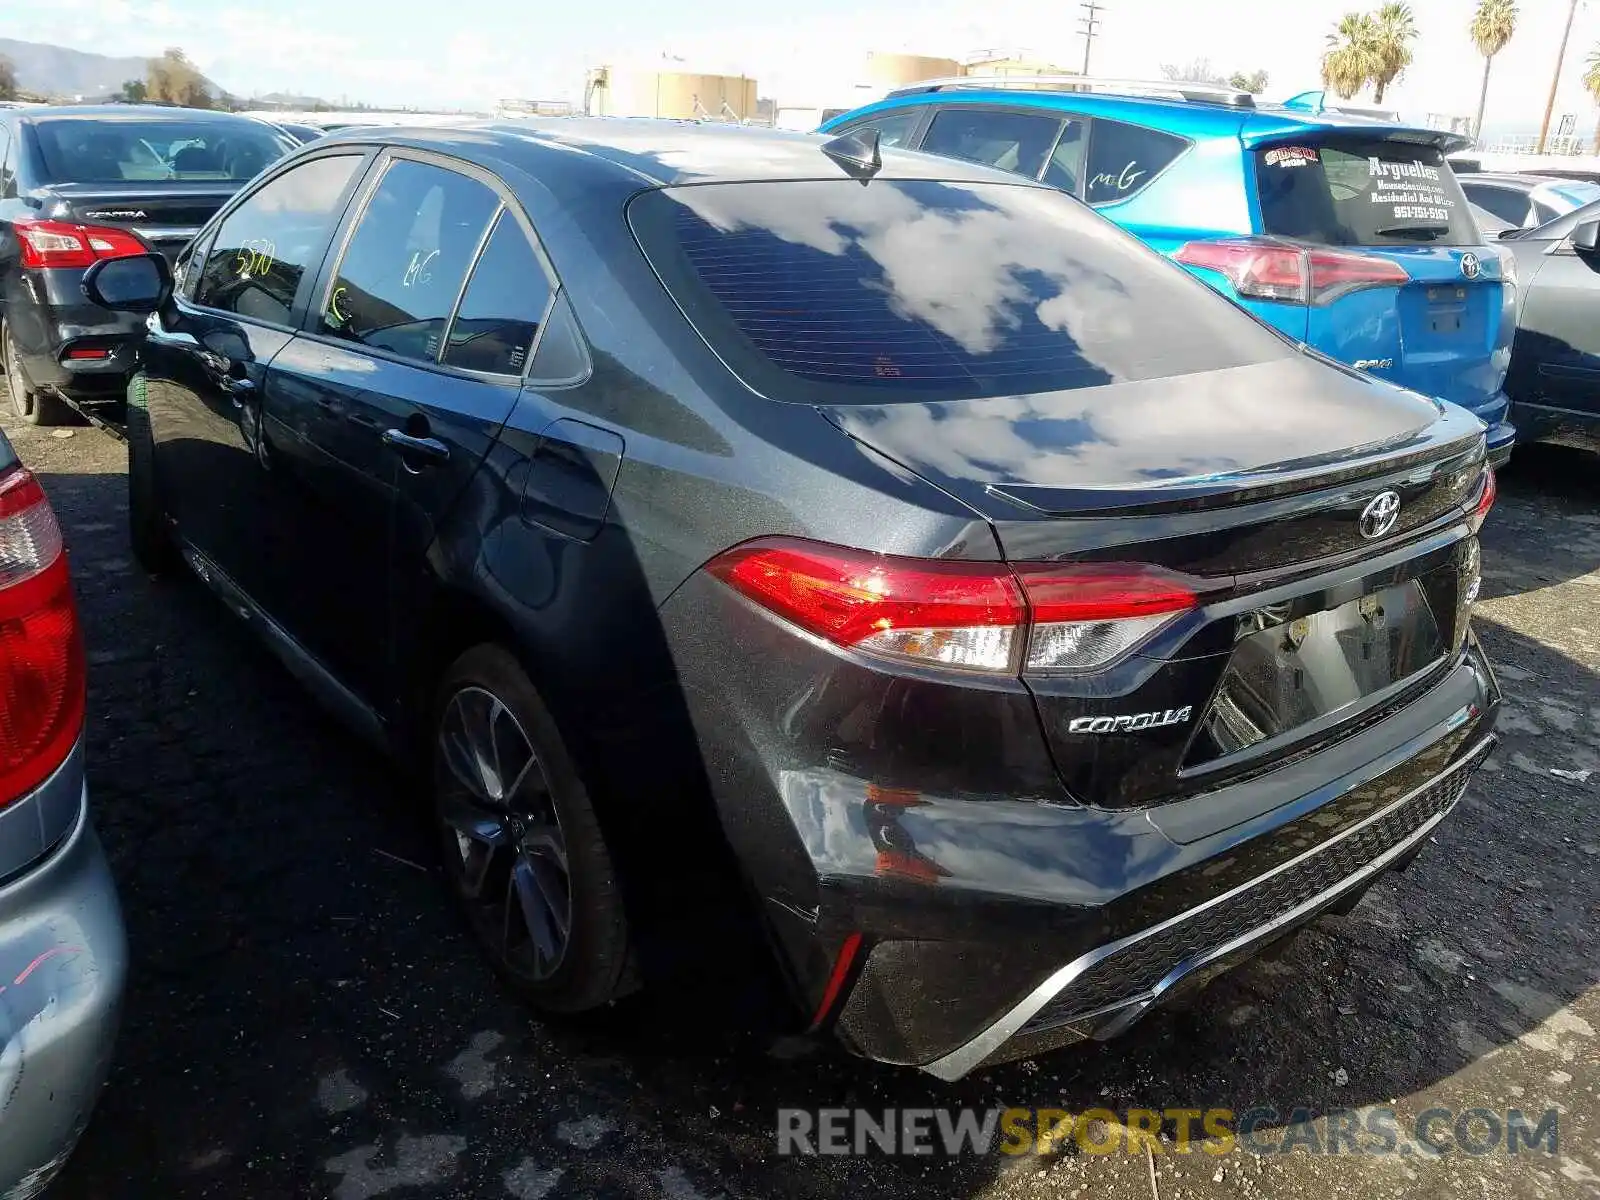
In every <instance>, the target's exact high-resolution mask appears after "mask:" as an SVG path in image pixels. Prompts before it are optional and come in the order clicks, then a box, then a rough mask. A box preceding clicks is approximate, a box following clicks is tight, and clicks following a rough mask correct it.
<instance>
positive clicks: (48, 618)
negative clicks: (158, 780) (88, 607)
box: [0, 467, 84, 807]
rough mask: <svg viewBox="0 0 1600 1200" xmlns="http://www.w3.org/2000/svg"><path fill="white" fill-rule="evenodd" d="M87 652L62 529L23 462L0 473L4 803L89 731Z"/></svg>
mask: <svg viewBox="0 0 1600 1200" xmlns="http://www.w3.org/2000/svg"><path fill="white" fill-rule="evenodd" d="M83 708H84V658H83V640H82V636H81V634H80V631H79V628H78V614H77V608H76V606H75V605H74V604H73V601H72V587H71V584H70V582H69V581H68V578H67V557H66V554H65V553H64V552H63V548H62V542H61V527H60V526H59V525H58V524H57V523H56V518H55V514H54V513H53V512H51V511H50V504H49V502H48V501H47V500H46V499H45V495H44V489H43V488H41V487H40V486H39V481H38V480H36V479H35V478H34V477H33V476H32V475H30V474H29V473H28V472H27V471H25V470H23V469H22V468H21V467H14V468H12V470H11V471H9V472H8V473H6V474H4V475H0V807H3V806H4V805H6V804H8V803H10V802H11V801H13V800H15V799H17V798H18V797H20V796H22V795H25V794H26V793H27V792H29V791H31V790H32V789H33V788H35V787H37V786H38V785H39V784H40V783H42V782H44V780H45V779H47V778H48V777H49V776H50V774H51V773H52V772H53V771H54V770H55V769H56V768H57V767H59V766H60V765H61V764H62V763H63V762H64V761H66V758H67V755H68V754H70V753H71V752H72V747H73V746H74V745H75V744H76V743H77V740H78V736H79V734H80V733H81V732H82V730H83Z"/></svg>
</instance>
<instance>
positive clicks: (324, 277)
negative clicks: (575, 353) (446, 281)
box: [288, 146, 588, 385]
mask: <svg viewBox="0 0 1600 1200" xmlns="http://www.w3.org/2000/svg"><path fill="white" fill-rule="evenodd" d="M402 160H404V161H408V162H418V163H424V164H426V165H428V166H431V167H438V168H439V169H440V170H444V171H453V172H455V173H456V174H457V175H463V176H465V177H467V178H468V179H472V180H474V181H476V182H478V183H481V184H483V185H484V186H485V187H487V188H489V189H490V190H491V191H493V192H494V194H495V195H496V196H497V197H498V198H499V200H500V208H499V210H497V211H498V212H499V213H509V214H511V215H512V217H514V218H515V220H516V222H517V226H518V228H519V229H520V230H521V232H522V236H523V237H525V238H527V240H528V242H529V244H530V245H531V246H532V247H533V252H534V257H535V258H536V259H537V260H538V263H539V266H540V267H541V268H542V269H543V271H544V273H545V278H546V280H547V282H548V283H549V285H550V299H549V300H548V301H547V302H546V304H545V309H544V316H543V317H542V318H541V320H540V322H539V332H538V334H537V335H536V336H535V337H534V339H533V345H531V346H530V347H529V348H528V361H527V363H526V364H525V365H524V366H523V369H522V374H520V375H500V374H495V373H492V372H488V371H473V370H468V369H467V368H465V367H455V366H451V365H449V364H448V363H444V362H441V361H440V358H441V357H442V356H443V354H444V351H445V349H446V347H448V346H449V344H450V328H451V327H452V326H454V324H455V320H456V313H457V312H459V311H460V308H461V301H462V298H463V297H465V296H466V294H467V292H466V289H467V288H468V287H469V286H470V285H471V283H472V276H473V272H474V271H476V270H477V266H478V259H479V258H480V257H481V256H482V254H483V252H484V250H485V248H487V246H488V244H489V238H490V237H491V236H492V235H493V233H494V229H495V221H494V220H491V221H490V222H489V224H488V227H487V228H486V229H485V231H484V234H483V237H482V239H481V240H480V241H479V243H478V248H477V250H476V251H475V252H474V254H473V258H472V263H471V266H470V267H469V268H468V269H467V273H466V275H465V276H464V277H463V279H462V282H461V288H460V290H458V291H457V293H456V298H455V303H454V304H453V305H452V306H451V309H450V315H449V318H448V320H447V322H446V326H445V334H444V336H443V337H442V338H440V340H439V350H438V352H437V353H436V354H435V356H434V360H433V362H431V363H430V362H425V361H423V360H421V359H416V358H407V357H405V356H404V355H401V354H395V353H393V352H391V351H388V350H384V349H381V348H379V347H375V346H365V345H360V344H357V343H353V342H348V341H344V340H341V339H339V338H333V337H329V336H328V335H327V334H324V333H320V332H318V331H317V329H316V322H317V316H318V314H319V313H321V312H322V311H323V309H324V308H325V307H326V306H327V303H328V298H329V296H330V295H331V293H332V289H333V284H334V280H335V279H336V278H337V277H338V274H339V264H340V263H342V262H343V261H344V256H345V252H346V251H347V250H348V249H349V245H350V239H351V237H352V236H354V234H355V230H356V227H357V226H358V225H359V224H360V223H361V218H362V217H363V216H364V215H365V214H366V211H367V206H368V205H369V204H370V203H371V202H372V197H373V195H374V194H375V193H376V192H377V190H378V187H379V185H380V184H381V183H382V182H383V176H384V174H385V173H386V172H387V171H388V169H389V167H390V165H391V164H392V163H395V162H399V161H402ZM496 219H498V218H496ZM313 287H314V291H313V292H312V296H314V297H317V298H319V299H320V303H318V304H316V305H313V304H311V303H309V302H308V303H307V304H306V305H305V309H304V311H303V312H301V314H300V319H299V321H298V322H297V324H296V326H295V328H294V329H292V330H289V331H288V332H292V333H295V334H297V335H298V336H300V337H304V338H309V339H310V340H312V341H315V342H321V343H323V344H325V345H329V346H338V347H340V348H341V349H343V350H347V351H351V352H353V353H357V354H370V355H372V356H373V357H375V358H381V359H384V360H385V361H388V362H394V363H399V364H401V365H403V366H408V367H415V368H417V369H419V370H424V371H439V372H443V373H445V374H448V375H455V376H458V377H461V378H465V379H481V380H484V381H487V382H491V383H515V384H519V385H520V384H523V383H525V382H527V379H528V373H529V372H530V371H531V370H532V369H533V362H534V359H535V357H537V355H538V353H539V343H540V342H541V341H543V340H544V330H545V325H546V323H547V322H548V321H549V319H550V314H551V312H552V311H554V307H555V303H556V297H557V294H558V293H559V292H560V291H561V279H560V277H559V276H558V275H557V274H556V269H555V264H554V263H552V262H551V261H550V256H549V255H548V254H546V253H545V249H544V243H542V242H541V241H540V240H539V235H538V234H537V233H536V232H535V231H534V228H533V222H532V221H530V220H529V219H528V216H527V214H526V213H524V212H523V211H522V206H521V205H520V204H519V203H518V202H517V199H516V197H515V196H513V195H512V194H511V192H510V190H509V189H508V188H507V187H506V185H505V183H504V182H502V181H501V180H500V179H499V178H498V177H497V176H495V175H494V174H493V173H492V172H489V171H486V170H484V169H483V168H482V167H479V166H478V165H477V164H475V163H470V162H467V161H465V160H464V159H459V158H452V157H450V156H449V155H447V154H438V153H435V152H434V151H431V150H419V149H416V148H415V147H411V146H383V147H378V148H377V152H376V154H375V155H374V161H373V162H372V164H371V165H370V168H369V170H368V172H367V175H366V177H365V178H364V179H363V180H362V182H361V184H360V186H359V187H358V188H357V190H356V192H355V194H354V196H353V197H352V199H351V200H350V201H349V203H348V204H347V205H346V209H345V216H344V219H343V221H342V222H341V224H340V225H339V226H338V227H337V228H336V229H335V231H334V235H333V237H332V238H331V239H330V240H329V242H328V249H327V252H326V253H325V254H324V256H323V260H322V266H321V267H320V268H319V269H318V271H317V275H316V281H315V283H314V284H313ZM309 299H310V298H309V297H308V300H309ZM576 324H577V323H576V321H574V326H576ZM580 340H581V339H580ZM584 353H585V355H586V356H587V354H588V343H587V342H585V343H584Z"/></svg>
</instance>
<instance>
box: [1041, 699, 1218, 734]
mask: <svg viewBox="0 0 1600 1200" xmlns="http://www.w3.org/2000/svg"><path fill="white" fill-rule="evenodd" d="M1193 714H1194V707H1193V706H1192V705H1185V706H1184V707H1183V708H1168V709H1163V710H1162V711H1160V712H1147V713H1125V714H1123V715H1121V716H1116V717H1075V718H1073V720H1072V721H1071V722H1070V723H1069V724H1068V725H1067V732H1068V733H1127V732H1130V731H1132V730H1135V729H1160V728H1162V727H1163V726H1165V725H1182V724H1183V723H1184V722H1185V721H1187V720H1188V719H1189V718H1190V717H1191V716H1192V715H1193Z"/></svg>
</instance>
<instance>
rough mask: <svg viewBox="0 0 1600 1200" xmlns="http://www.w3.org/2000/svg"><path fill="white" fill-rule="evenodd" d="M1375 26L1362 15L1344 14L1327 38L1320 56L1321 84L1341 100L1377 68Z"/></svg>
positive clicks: (1369, 19)
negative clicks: (1325, 45) (1329, 88)
mask: <svg viewBox="0 0 1600 1200" xmlns="http://www.w3.org/2000/svg"><path fill="white" fill-rule="evenodd" d="M1375 32H1376V26H1375V24H1374V22H1373V19H1372V18H1371V17H1370V16H1367V15H1366V14H1365V13H1353V12H1352V13H1345V15H1344V16H1343V17H1342V18H1341V19H1340V21H1339V24H1338V25H1337V26H1335V27H1334V32H1332V33H1330V34H1329V35H1328V49H1327V51H1326V52H1324V54H1323V55H1322V82H1323V84H1324V85H1325V86H1327V87H1331V88H1332V89H1333V90H1334V92H1336V93H1337V94H1338V96H1339V98H1340V99H1342V100H1348V99H1350V97H1351V96H1354V95H1355V94H1356V93H1357V92H1359V91H1360V90H1361V89H1362V88H1364V87H1366V85H1367V81H1368V80H1370V79H1371V78H1372V77H1373V73H1374V71H1375V69H1376V67H1377V55H1376V53H1375V46H1374V33H1375Z"/></svg>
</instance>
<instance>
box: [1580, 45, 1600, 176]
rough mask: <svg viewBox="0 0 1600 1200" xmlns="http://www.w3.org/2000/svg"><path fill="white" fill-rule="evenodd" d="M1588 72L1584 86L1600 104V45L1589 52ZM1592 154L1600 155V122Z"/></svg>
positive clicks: (1595, 133) (1595, 129)
mask: <svg viewBox="0 0 1600 1200" xmlns="http://www.w3.org/2000/svg"><path fill="white" fill-rule="evenodd" d="M1584 66H1586V67H1587V68H1588V70H1586V71H1584V73H1583V86H1584V89H1585V90H1586V91H1587V92H1588V93H1589V95H1591V96H1593V97H1594V102H1595V103H1596V104H1600V45H1596V46H1595V48H1594V49H1593V50H1591V51H1589V57H1588V58H1587V59H1586V60H1585V61H1584ZM1592 153H1594V154H1600V121H1596V122H1595V126H1594V146H1593V147H1592Z"/></svg>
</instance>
